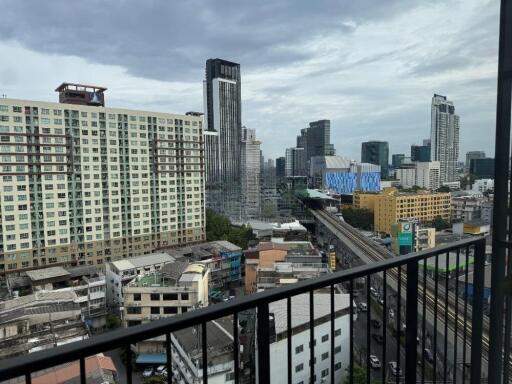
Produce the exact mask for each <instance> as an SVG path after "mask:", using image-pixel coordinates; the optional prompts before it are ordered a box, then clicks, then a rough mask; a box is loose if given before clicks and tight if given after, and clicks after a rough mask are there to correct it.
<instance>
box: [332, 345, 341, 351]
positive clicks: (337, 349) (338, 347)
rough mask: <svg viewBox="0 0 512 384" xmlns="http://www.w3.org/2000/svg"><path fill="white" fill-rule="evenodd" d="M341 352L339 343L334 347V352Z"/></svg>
mask: <svg viewBox="0 0 512 384" xmlns="http://www.w3.org/2000/svg"><path fill="white" fill-rule="evenodd" d="M340 352H341V345H338V346H337V347H336V348H334V353H340Z"/></svg>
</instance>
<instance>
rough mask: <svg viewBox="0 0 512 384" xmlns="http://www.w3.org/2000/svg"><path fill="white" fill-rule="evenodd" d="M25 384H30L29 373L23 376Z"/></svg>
mask: <svg viewBox="0 0 512 384" xmlns="http://www.w3.org/2000/svg"><path fill="white" fill-rule="evenodd" d="M25 384H32V375H31V374H30V372H29V373H26V374H25Z"/></svg>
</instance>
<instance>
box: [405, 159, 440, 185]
mask: <svg viewBox="0 0 512 384" xmlns="http://www.w3.org/2000/svg"><path fill="white" fill-rule="evenodd" d="M440 167H441V166H440V163H439V161H429V162H415V163H409V164H402V165H401V166H400V167H398V168H397V169H396V170H395V177H396V178H397V179H398V180H399V181H400V184H401V185H402V187H404V188H412V187H414V186H418V187H420V188H424V189H429V190H436V189H438V188H439V187H440V181H439V180H440V175H439V172H440Z"/></svg>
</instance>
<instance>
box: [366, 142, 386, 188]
mask: <svg viewBox="0 0 512 384" xmlns="http://www.w3.org/2000/svg"><path fill="white" fill-rule="evenodd" d="M361 162H363V163H371V164H376V165H380V175H381V178H382V179H386V178H387V177H388V167H389V147H388V142H387V141H368V142H366V143H363V144H362V146H361Z"/></svg>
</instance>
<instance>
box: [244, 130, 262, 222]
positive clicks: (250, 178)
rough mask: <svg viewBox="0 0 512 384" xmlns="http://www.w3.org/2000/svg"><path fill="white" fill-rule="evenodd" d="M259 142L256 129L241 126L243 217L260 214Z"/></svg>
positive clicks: (248, 217)
mask: <svg viewBox="0 0 512 384" xmlns="http://www.w3.org/2000/svg"><path fill="white" fill-rule="evenodd" d="M260 144H261V142H260V141H258V140H257V139H256V130H254V129H250V128H246V127H242V142H241V152H240V153H241V167H242V209H241V217H242V218H244V219H253V218H258V217H259V215H260V177H261V164H260V162H261V157H262V156H261V151H260Z"/></svg>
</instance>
